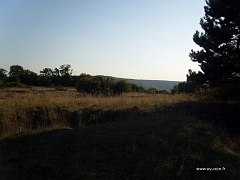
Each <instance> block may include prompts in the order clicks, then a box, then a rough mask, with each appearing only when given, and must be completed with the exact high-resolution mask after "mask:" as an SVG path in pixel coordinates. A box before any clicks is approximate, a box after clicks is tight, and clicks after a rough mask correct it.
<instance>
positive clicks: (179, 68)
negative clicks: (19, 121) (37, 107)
mask: <svg viewBox="0 0 240 180" xmlns="http://www.w3.org/2000/svg"><path fill="white" fill-rule="evenodd" d="M204 6H205V1H204V0H195V1H189V0H181V1H179V0H168V1H165V0H1V1H0V68H4V69H5V70H7V71H9V67H10V66H11V65H20V66H22V67H23V68H24V69H29V70H31V71H34V72H36V73H38V74H39V72H40V70H42V69H44V68H52V69H54V68H55V67H57V68H59V67H60V65H63V64H70V65H71V67H72V69H73V74H74V75H79V74H81V73H87V74H91V75H107V76H115V77H122V78H132V79H152V80H170V81H185V80H186V74H187V73H188V69H192V70H194V71H198V70H200V68H199V67H198V64H197V63H194V62H192V61H191V60H190V58H189V53H190V51H191V49H193V50H199V49H200V48H199V47H198V46H197V45H196V44H195V43H194V42H193V40H192V37H193V34H194V33H195V31H196V30H200V31H201V26H200V25H199V22H200V18H202V17H203V16H204V9H203V7H204Z"/></svg>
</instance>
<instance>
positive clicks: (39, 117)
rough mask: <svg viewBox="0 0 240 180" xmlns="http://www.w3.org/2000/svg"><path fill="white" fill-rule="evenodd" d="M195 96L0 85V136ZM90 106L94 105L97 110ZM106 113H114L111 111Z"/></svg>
mask: <svg viewBox="0 0 240 180" xmlns="http://www.w3.org/2000/svg"><path fill="white" fill-rule="evenodd" d="M196 100H197V98H196V97H195V96H191V95H186V94H177V95H163V94H155V95H151V94H144V93H127V94H123V95H121V96H101V95H100V96H92V95H88V94H83V93H78V92H77V91H76V90H75V89H74V88H69V89H67V90H66V91H57V90H56V89H54V88H43V87H33V88H28V89H27V88H26V89H19V88H10V89H4V90H1V91H0V138H3V137H6V136H8V135H10V134H14V133H19V132H22V131H28V130H33V129H45V128H53V129H56V128H61V127H69V126H73V125H71V123H72V122H73V121H74V118H79V117H80V116H81V118H82V119H85V120H84V121H86V122H88V121H89V120H88V119H90V120H91V119H92V118H96V116H100V115H99V114H101V112H100V111H103V110H109V111H111V110H115V111H114V112H117V111H118V109H120V110H121V109H128V108H133V107H137V108H138V109H139V110H141V111H151V110H152V109H154V108H155V107H156V105H157V106H158V107H159V106H167V105H171V104H174V103H178V102H184V101H196ZM86 109H87V110H86ZM92 109H97V112H95V111H93V110H92ZM73 112H76V113H75V114H73ZM86 112H87V113H86ZM94 113H97V114H94ZM79 114H81V115H79ZM92 114H94V115H92ZM110 114H111V116H116V115H112V112H110ZM84 116H86V117H84ZM109 118H111V117H109ZM78 123H79V122H78ZM74 126H81V125H80V124H77V125H76V124H75V125H74Z"/></svg>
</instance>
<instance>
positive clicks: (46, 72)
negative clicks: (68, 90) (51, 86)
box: [40, 68, 53, 77]
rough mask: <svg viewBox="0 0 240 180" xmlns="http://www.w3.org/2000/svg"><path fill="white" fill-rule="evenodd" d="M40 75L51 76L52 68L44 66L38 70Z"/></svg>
mask: <svg viewBox="0 0 240 180" xmlns="http://www.w3.org/2000/svg"><path fill="white" fill-rule="evenodd" d="M40 76H41V77H52V76H53V70H52V69H51V68H44V69H43V70H42V71H40Z"/></svg>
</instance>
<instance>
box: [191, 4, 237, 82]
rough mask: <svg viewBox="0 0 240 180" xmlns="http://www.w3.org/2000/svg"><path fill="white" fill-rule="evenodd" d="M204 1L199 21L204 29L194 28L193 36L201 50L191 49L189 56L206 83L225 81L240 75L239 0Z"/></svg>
mask: <svg viewBox="0 0 240 180" xmlns="http://www.w3.org/2000/svg"><path fill="white" fill-rule="evenodd" d="M206 3H207V5H206V6H205V7H204V10H205V16H204V18H202V19H201V21H200V25H201V27H202V29H203V30H204V32H202V33H200V32H199V31H196V33H195V34H194V35H193V41H194V42H195V43H196V44H197V45H199V46H200V47H201V48H202V50H200V51H193V50H192V51H191V53H190V57H191V60H192V61H194V62H198V63H199V66H200V67H201V70H202V71H203V75H204V81H205V82H206V83H209V84H211V85H216V84H219V83H220V84H222V83H226V82H227V83H228V82H231V81H232V80H235V79H239V78H240V1H239V0H206ZM199 75H200V74H199ZM200 76H202V75H200ZM192 77H193V76H192ZM192 77H191V78H192ZM189 78H190V77H189ZM194 78H195V77H194Z"/></svg>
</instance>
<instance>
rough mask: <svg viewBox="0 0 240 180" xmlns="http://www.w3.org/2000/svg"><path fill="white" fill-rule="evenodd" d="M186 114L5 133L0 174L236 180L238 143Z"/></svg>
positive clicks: (239, 156) (239, 157)
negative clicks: (68, 127)
mask: <svg viewBox="0 0 240 180" xmlns="http://www.w3.org/2000/svg"><path fill="white" fill-rule="evenodd" d="M185 115H186V116H183V114H180V112H179V113H175V114H174V113H162V114H159V116H158V115H157V116H154V117H152V118H137V119H128V120H127V121H123V122H115V123H110V124H104V125H97V126H92V127H88V128H76V129H59V130H49V131H41V132H28V133H22V134H18V135H15V136H12V137H9V138H5V139H3V140H2V141H1V142H0V151H1V156H0V178H1V179H3V180H4V179H238V178H239V177H240V170H239V167H240V154H239V149H237V145H236V144H234V143H232V142H231V141H230V140H229V138H227V136H225V135H224V134H223V133H222V132H221V131H220V130H217V129H216V128H215V127H214V126H213V125H210V124H209V123H206V122H203V121H201V120H199V119H198V118H196V117H194V116H187V114H185ZM196 167H209V168H215V167H218V168H222V167H225V168H226V170H225V171H212V172H210V171H196Z"/></svg>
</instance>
